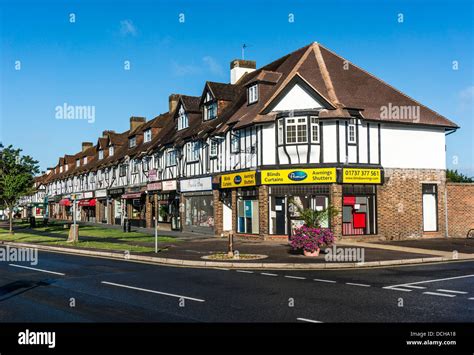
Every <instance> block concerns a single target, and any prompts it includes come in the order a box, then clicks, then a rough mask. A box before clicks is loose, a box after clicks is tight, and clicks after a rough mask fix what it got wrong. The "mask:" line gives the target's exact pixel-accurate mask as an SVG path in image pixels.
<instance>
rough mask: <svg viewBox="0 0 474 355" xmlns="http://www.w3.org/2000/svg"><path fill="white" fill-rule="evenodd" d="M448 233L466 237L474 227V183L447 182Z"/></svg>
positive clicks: (453, 235) (452, 235)
mask: <svg viewBox="0 0 474 355" xmlns="http://www.w3.org/2000/svg"><path fill="white" fill-rule="evenodd" d="M446 187H447V189H448V235H449V236H450V237H457V238H465V237H466V234H467V232H468V230H469V229H474V184H473V183H471V184H468V183H451V182H449V183H447V184H446Z"/></svg>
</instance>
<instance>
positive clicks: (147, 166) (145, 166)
mask: <svg viewBox="0 0 474 355" xmlns="http://www.w3.org/2000/svg"><path fill="white" fill-rule="evenodd" d="M150 160H151V157H144V158H143V160H142V166H143V171H148V170H150Z"/></svg>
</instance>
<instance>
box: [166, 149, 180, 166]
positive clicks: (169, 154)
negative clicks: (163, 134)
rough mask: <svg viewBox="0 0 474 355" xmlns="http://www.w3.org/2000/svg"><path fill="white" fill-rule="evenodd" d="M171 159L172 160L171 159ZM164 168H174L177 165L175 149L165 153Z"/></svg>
mask: <svg viewBox="0 0 474 355" xmlns="http://www.w3.org/2000/svg"><path fill="white" fill-rule="evenodd" d="M171 158H173V159H171ZM165 160H166V162H165V163H166V166H167V167H169V166H175V165H176V164H177V160H178V159H177V152H176V149H171V150H168V151H167V152H166V158H165Z"/></svg>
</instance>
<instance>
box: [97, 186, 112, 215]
mask: <svg viewBox="0 0 474 355" xmlns="http://www.w3.org/2000/svg"><path fill="white" fill-rule="evenodd" d="M95 199H96V208H95V215H96V222H97V223H109V221H108V216H109V208H110V207H109V203H108V199H107V190H105V189H103V190H96V191H95Z"/></svg>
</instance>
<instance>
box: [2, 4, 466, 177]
mask: <svg viewBox="0 0 474 355" xmlns="http://www.w3.org/2000/svg"><path fill="white" fill-rule="evenodd" d="M0 4H1V15H0V16H1V25H0V38H1V44H0V75H1V77H0V79H1V87H0V90H1V91H0V100H1V102H0V104H1V111H0V114H1V123H0V132H1V141H2V142H3V144H13V145H15V146H17V147H21V148H23V149H24V152H25V153H26V154H30V155H32V156H33V157H35V158H36V159H37V160H39V161H40V165H41V168H42V169H45V168H46V167H47V166H53V165H55V164H56V163H57V159H58V157H59V156H61V155H64V154H65V153H67V154H74V153H76V152H77V151H78V150H80V145H81V142H82V141H93V142H96V140H97V137H98V136H100V135H101V132H102V131H103V130H106V129H113V130H116V131H124V130H126V129H127V127H128V126H129V117H130V116H132V115H135V116H145V117H147V119H150V118H153V117H155V116H156V115H158V114H159V113H161V112H164V111H166V110H167V107H168V95H169V94H170V93H183V94H189V95H200V94H201V91H202V88H203V85H204V82H205V81H206V80H211V81H221V82H228V81H229V62H230V61H231V60H232V59H234V58H239V57H240V56H241V45H242V44H243V43H246V44H248V45H249V47H248V48H247V50H246V55H245V56H246V59H254V60H256V61H257V66H262V65H264V64H266V63H269V62H270V61H272V60H274V59H277V58H279V57H281V56H282V55H285V54H286V53H289V52H291V51H293V50H295V49H297V48H299V47H302V46H304V45H306V44H308V43H310V42H314V41H317V42H320V43H321V44H323V45H324V46H326V47H328V48H329V49H331V50H333V51H335V52H336V53H338V54H339V55H341V56H343V57H345V58H346V59H348V60H350V61H352V62H353V63H354V64H356V65H358V66H360V67H362V68H364V69H366V70H367V71H369V72H371V73H372V74H374V75H376V76H378V77H380V78H381V79H383V80H384V81H386V82H388V83H390V84H391V85H393V86H395V87H396V88H398V89H400V90H401V91H403V92H404V93H406V94H407V95H409V96H411V97H413V98H415V99H417V100H418V101H420V102H421V103H423V104H425V105H427V106H428V107H430V108H432V109H434V110H435V111H437V112H439V113H441V114H442V115H444V116H446V117H448V118H449V119H451V120H453V121H455V122H456V123H457V124H458V125H460V126H461V130H459V131H458V132H456V133H455V134H452V135H450V136H448V138H447V163H448V167H450V168H456V169H458V170H461V171H463V172H464V173H466V174H469V175H474V168H473V166H474V162H473V159H474V158H473V156H474V146H473V138H472V137H474V125H473V117H474V111H473V106H472V105H473V97H474V80H473V78H474V67H473V53H474V41H473V31H474V30H473V15H472V14H473V8H472V7H473V5H472V1H449V2H448V1H445V2H442V1H430V2H427V1H415V0H407V1H400V0H387V1H359V2H357V3H356V2H355V1H334V0H332V1H321V2H319V1H308V0H306V1H297V0H291V1H272V2H270V1H258V0H251V1H246V0H240V1H232V2H231V1H229V2H225V1H222V0H220V1H210V0H209V1H205V0H201V1H185V0H176V1H142V0H134V1H132V0H129V1H87V0H81V1H79V0H74V1H72V0H69V1H66V0H64V1H41V2H39V1H22V0H15V1H12V0H0ZM71 13H72V14H74V15H75V22H74V23H71V22H70V18H71V17H70V14H71ZM180 14H184V16H185V17H184V23H183V22H180V21H179V20H180V17H179V16H180ZM289 14H293V15H294V22H290V21H289ZM399 14H403V22H402V23H399V22H398V16H399ZM17 61H19V62H20V64H21V69H20V70H16V69H17V68H15V65H16V64H18V62H17ZM125 61H129V62H130V70H124V62H125ZM453 61H457V62H458V70H453ZM64 103H68V104H70V105H87V106H95V121H94V122H93V123H88V122H87V120H58V119H56V118H55V107H56V106H58V105H63V104H64ZM420 144H422V142H420Z"/></svg>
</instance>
